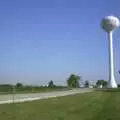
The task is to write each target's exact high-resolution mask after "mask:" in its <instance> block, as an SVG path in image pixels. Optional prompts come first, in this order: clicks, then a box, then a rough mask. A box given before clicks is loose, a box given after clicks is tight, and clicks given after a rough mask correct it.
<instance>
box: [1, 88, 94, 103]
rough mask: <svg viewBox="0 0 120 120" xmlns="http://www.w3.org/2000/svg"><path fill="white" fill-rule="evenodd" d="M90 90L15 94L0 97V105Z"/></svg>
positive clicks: (89, 90)
mask: <svg viewBox="0 0 120 120" xmlns="http://www.w3.org/2000/svg"><path fill="white" fill-rule="evenodd" d="M91 91H92V89H73V90H68V91H57V92H47V93H28V94H15V95H14V96H13V95H0V104H6V103H13V100H14V102H25V101H33V100H39V99H46V98H52V97H58V96H67V95H72V94H77V93H85V92H91Z"/></svg>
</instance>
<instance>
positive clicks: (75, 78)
mask: <svg viewBox="0 0 120 120" xmlns="http://www.w3.org/2000/svg"><path fill="white" fill-rule="evenodd" d="M80 81H81V76H79V75H76V74H71V75H70V76H69V77H68V78H67V80H66V82H67V86H57V85H55V84H54V81H53V80H50V81H49V82H48V84H47V85H46V86H25V85H23V84H22V83H20V82H18V83H16V85H14V87H15V88H16V89H17V90H28V91H29V90H31V88H34V89H36V90H37V89H39V88H41V89H42V88H66V87H68V88H79V87H81V85H80ZM107 84H108V82H107V81H105V80H97V82H96V83H95V84H94V85H92V87H94V88H101V87H102V88H106V87H107ZM90 86H91V83H90V81H88V80H86V81H85V82H84V85H83V87H85V88H89V87H90ZM118 87H120V85H118ZM12 88H13V85H10V84H4V85H0V92H1V91H4V92H7V91H8V90H9V91H11V89H12Z"/></svg>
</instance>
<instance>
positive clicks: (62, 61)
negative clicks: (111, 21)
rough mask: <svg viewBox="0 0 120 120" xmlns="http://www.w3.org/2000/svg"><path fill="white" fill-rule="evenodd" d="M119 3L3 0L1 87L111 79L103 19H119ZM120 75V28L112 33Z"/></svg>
mask: <svg viewBox="0 0 120 120" xmlns="http://www.w3.org/2000/svg"><path fill="white" fill-rule="evenodd" d="M119 5H120V1H119V0H19V1H18V0H0V58H1V59H0V83H16V82H18V81H20V82H22V83H24V84H45V83H47V82H48V81H49V80H54V81H55V82H56V84H64V83H65V82H66V78H67V77H68V76H69V75H70V74H71V73H76V74H79V75H81V76H82V79H83V80H97V79H106V80H107V79H108V55H107V52H108V48H107V47H108V45H107V36H106V33H105V32H104V31H103V30H102V29H101V27H100V20H101V19H102V18H103V17H104V16H106V15H115V16H117V17H119V16H120V7H119ZM114 40H115V41H114V46H115V49H114V51H115V71H116V72H115V75H116V80H117V82H118V83H119V78H120V76H119V75H118V73H117V71H118V69H120V61H119V60H120V55H119V52H118V51H120V41H119V40H120V29H118V30H116V32H115V34H114Z"/></svg>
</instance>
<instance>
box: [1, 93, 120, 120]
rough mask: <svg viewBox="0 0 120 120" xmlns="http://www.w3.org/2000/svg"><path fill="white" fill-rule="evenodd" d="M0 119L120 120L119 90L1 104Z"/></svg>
mask: <svg viewBox="0 0 120 120" xmlns="http://www.w3.org/2000/svg"><path fill="white" fill-rule="evenodd" d="M0 119H1V120H120V92H119V91H114V92H110V91H104V92H102V91H97V92H91V93H84V94H77V95H72V96H66V97H58V98H52V99H47V100H40V101H34V102H26V103H19V104H6V105H0Z"/></svg>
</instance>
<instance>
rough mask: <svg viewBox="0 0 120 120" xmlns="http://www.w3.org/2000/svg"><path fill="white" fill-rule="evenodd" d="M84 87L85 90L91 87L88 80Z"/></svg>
mask: <svg viewBox="0 0 120 120" xmlns="http://www.w3.org/2000/svg"><path fill="white" fill-rule="evenodd" d="M84 86H85V88H88V87H89V81H87V80H86V81H85V85H84Z"/></svg>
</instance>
